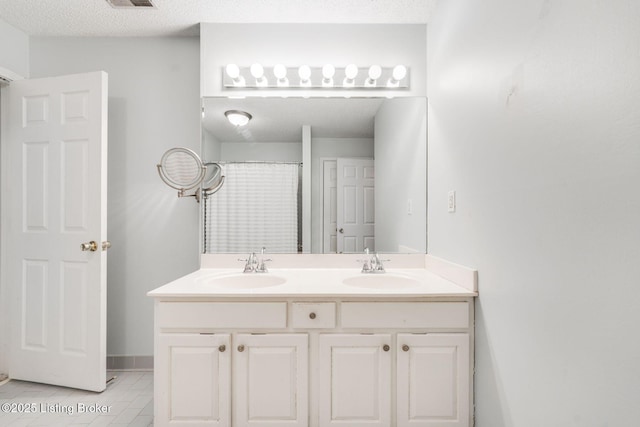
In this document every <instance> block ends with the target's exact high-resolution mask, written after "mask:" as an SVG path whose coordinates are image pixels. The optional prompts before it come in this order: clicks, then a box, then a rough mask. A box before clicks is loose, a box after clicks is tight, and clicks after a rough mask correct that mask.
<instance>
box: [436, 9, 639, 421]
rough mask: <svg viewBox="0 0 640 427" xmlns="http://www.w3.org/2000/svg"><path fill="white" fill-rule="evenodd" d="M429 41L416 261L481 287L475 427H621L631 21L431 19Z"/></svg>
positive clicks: (627, 299) (483, 13) (496, 12)
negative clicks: (421, 248) (423, 200)
mask: <svg viewBox="0 0 640 427" xmlns="http://www.w3.org/2000/svg"><path fill="white" fill-rule="evenodd" d="M428 40H429V41H428V63H429V69H428V96H429V103H430V107H429V160H428V166H429V191H428V193H429V211H428V212H429V243H428V250H429V252H430V253H431V254H432V255H435V256H438V257H443V258H445V259H448V260H451V261H454V262H458V263H461V264H464V265H468V266H471V267H475V268H477V269H478V271H479V277H480V283H479V285H480V297H479V299H478V302H477V305H476V307H477V310H476V339H477V342H476V390H475V391H476V394H475V396H476V402H477V407H476V420H477V422H476V425H477V427H502V426H517V427H534V426H535V427H539V426H551V427H554V426H561V427H566V426H585V427H588V426H594V427H595V426H632V425H637V424H638V420H640V405H638V398H639V396H640V339H638V333H639V332H638V328H639V326H640V309H639V306H638V301H640V283H639V281H638V277H640V263H639V262H638V260H640V244H639V243H640V191H639V190H638V184H639V183H640V126H639V125H638V124H639V123H640V78H639V77H638V76H640V3H639V2H637V1H635V0H615V1H608V2H583V1H560V0H546V1H533V2H513V1H510V0H491V1H483V2H476V1H463V0H460V1H440V2H439V3H438V6H437V8H436V12H435V16H434V18H433V20H432V23H431V24H430V26H429V32H428ZM448 190H456V191H457V212H456V213H454V214H449V213H447V191H448Z"/></svg>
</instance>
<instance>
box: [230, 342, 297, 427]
mask: <svg viewBox="0 0 640 427" xmlns="http://www.w3.org/2000/svg"><path fill="white" fill-rule="evenodd" d="M234 347H235V349H234V362H235V365H234V381H233V384H234V387H235V388H234V390H233V395H234V414H235V418H234V419H235V423H236V425H237V426H238V427H245V426H255V427H260V426H273V425H279V426H292V427H293V426H296V427H306V426H307V425H308V422H309V420H308V387H309V385H308V369H309V368H308V363H309V362H308V361H309V359H308V336H307V335H306V334H267V335H249V334H240V335H238V336H237V340H236V342H235V344H234Z"/></svg>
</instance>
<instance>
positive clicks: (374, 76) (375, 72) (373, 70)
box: [364, 65, 382, 87]
mask: <svg viewBox="0 0 640 427" xmlns="http://www.w3.org/2000/svg"><path fill="white" fill-rule="evenodd" d="M381 75H382V68H381V67H380V66H379V65H372V66H371V67H369V78H368V79H367V80H365V82H364V85H365V86H366V87H375V86H376V82H377V80H378V79H379V78H380V76H381Z"/></svg>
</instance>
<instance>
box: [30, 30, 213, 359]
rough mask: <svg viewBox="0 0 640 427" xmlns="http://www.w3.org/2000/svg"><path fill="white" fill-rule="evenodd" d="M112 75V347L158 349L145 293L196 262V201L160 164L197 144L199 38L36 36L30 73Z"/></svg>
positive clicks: (119, 350) (116, 350)
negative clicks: (162, 174)
mask: <svg viewBox="0 0 640 427" xmlns="http://www.w3.org/2000/svg"><path fill="white" fill-rule="evenodd" d="M93 70H104V71H106V72H107V73H108V74H109V181H108V182H109V191H108V197H109V201H108V210H109V212H108V235H109V239H110V240H111V243H112V244H113V246H112V248H111V249H110V250H109V255H108V265H109V268H108V279H107V283H108V284H107V286H108V291H107V292H108V308H107V323H108V325H107V330H108V342H107V352H108V354H110V355H151V354H153V303H152V300H151V299H150V298H148V297H146V295H145V294H146V292H147V291H149V290H151V289H154V288H156V287H158V286H160V285H163V284H165V283H167V282H169V281H171V280H173V279H176V278H178V277H180V276H182V275H184V274H187V273H190V272H192V271H194V270H196V269H197V268H198V266H199V257H198V253H199V248H198V244H197V242H198V240H199V239H198V230H199V224H198V218H199V217H198V209H199V207H198V205H197V204H196V203H195V201H194V199H193V198H185V199H178V198H177V197H176V191H175V190H173V189H170V188H169V187H167V186H165V185H164V184H163V183H162V181H161V180H160V178H159V176H158V172H157V170H156V164H157V163H158V161H159V160H160V157H161V156H162V154H163V153H164V151H166V150H167V149H169V148H172V147H176V146H184V147H188V148H191V149H194V150H196V151H199V150H200V117H201V114H200V100H199V42H198V39H197V38H32V39H31V75H32V77H41V76H54V75H60V74H71V73H80V72H86V71H93Z"/></svg>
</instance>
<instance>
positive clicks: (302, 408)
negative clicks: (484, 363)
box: [154, 297, 473, 427]
mask: <svg viewBox="0 0 640 427" xmlns="http://www.w3.org/2000/svg"><path fill="white" fill-rule="evenodd" d="M249 301H250V302H247V299H243V300H240V299H226V300H225V299H224V298H221V299H219V300H217V299H206V298H199V299H198V298H187V299H179V298H176V299H173V300H172V299H167V298H164V299H163V298H158V299H156V302H155V304H156V305H155V313H156V314H155V323H156V327H155V334H156V335H155V336H156V359H155V398H156V400H155V402H156V406H155V419H154V425H155V426H158V427H161V426H225V427H245V426H253V427H261V426H275V425H277V426H282V427H286V426H295V427H330V426H359V427H364V426H367V427H371V426H387V427H388V426H391V427H409V426H412V427H413V426H418V427H421V426H424V427H444V426H447V427H450V426H457V427H470V426H471V425H472V413H471V408H472V397H471V390H472V375H471V373H472V363H473V361H472V353H471V352H470V349H471V348H472V345H473V300H472V299H471V298H449V299H446V298H405V299H399V298H390V299H387V300H384V299H381V298H379V297H376V298H375V299H373V298H371V299H366V298H356V299H349V298H347V297H345V298H339V297H337V298H334V299H333V300H328V298H319V297H318V298H292V297H283V298H262V299H260V298H256V299H253V300H249Z"/></svg>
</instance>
